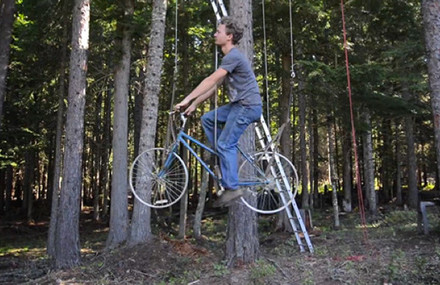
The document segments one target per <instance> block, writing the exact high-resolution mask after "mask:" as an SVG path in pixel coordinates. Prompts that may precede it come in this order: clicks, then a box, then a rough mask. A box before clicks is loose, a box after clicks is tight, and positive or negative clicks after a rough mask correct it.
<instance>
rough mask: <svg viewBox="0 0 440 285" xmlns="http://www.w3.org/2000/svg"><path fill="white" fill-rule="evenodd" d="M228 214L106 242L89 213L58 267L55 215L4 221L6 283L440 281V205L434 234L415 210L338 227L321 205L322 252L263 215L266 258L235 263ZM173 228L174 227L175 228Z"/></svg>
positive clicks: (2, 271)
mask: <svg viewBox="0 0 440 285" xmlns="http://www.w3.org/2000/svg"><path fill="white" fill-rule="evenodd" d="M226 216H227V215H226V214H222V213H216V214H215V215H211V217H209V218H205V219H204V221H203V234H204V238H203V240H202V241H196V240H195V239H193V238H192V237H191V236H188V237H187V238H186V239H185V240H179V239H177V238H175V237H174V236H173V234H172V232H174V231H175V230H176V229H175V228H173V227H170V228H168V229H167V230H166V231H165V230H164V229H162V230H160V231H157V233H158V234H157V235H156V239H155V241H154V242H153V243H151V244H145V245H141V246H136V247H132V248H127V247H123V248H118V249H114V250H111V251H106V250H105V248H104V247H105V240H106V237H107V233H108V227H107V225H106V224H104V223H96V222H92V221H91V219H90V214H88V215H87V214H83V215H82V218H81V227H80V232H81V246H82V263H81V266H78V267H76V268H73V269H70V270H59V271H56V270H53V269H51V262H50V260H49V259H48V257H47V255H46V254H45V243H46V236H47V226H48V223H47V221H46V222H41V223H31V224H29V223H23V222H13V221H4V220H1V221H0V233H1V234H0V283H1V284H23V283H27V284H210V285H211V284H440V243H439V236H440V230H439V226H438V225H440V221H439V213H438V210H437V212H434V213H431V214H430V216H429V218H430V222H431V225H434V226H433V227H431V232H430V234H429V235H427V236H425V235H420V234H418V233H417V224H416V221H417V215H416V212H414V211H403V210H399V209H392V208H391V207H388V209H381V215H380V218H379V219H378V220H376V221H375V222H374V223H371V224H369V225H368V229H367V234H368V238H367V239H366V241H367V242H365V238H364V232H363V230H362V228H361V227H359V225H358V224H359V215H358V214H357V213H353V214H345V215H341V225H342V226H341V228H340V229H338V230H334V229H332V226H331V224H332V215H331V212H329V211H314V214H313V224H314V228H313V230H312V231H310V234H311V239H312V242H313V245H314V248H315V253H314V254H310V253H300V251H299V247H298V244H297V242H296V239H295V237H294V236H293V235H292V234H289V233H285V232H275V231H273V228H272V227H273V226H272V225H273V224H275V222H274V219H275V218H276V217H270V216H265V217H261V218H260V228H259V231H260V251H261V253H260V258H259V260H258V261H257V262H256V263H254V264H253V265H246V266H240V267H236V268H228V267H227V266H226V264H225V261H224V260H223V257H224V240H225V232H226V227H225V223H226ZM170 230H171V231H170Z"/></svg>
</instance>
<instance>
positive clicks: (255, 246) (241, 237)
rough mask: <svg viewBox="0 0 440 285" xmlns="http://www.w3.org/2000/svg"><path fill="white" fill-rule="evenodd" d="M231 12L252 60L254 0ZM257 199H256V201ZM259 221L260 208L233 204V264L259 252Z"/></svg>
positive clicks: (244, 142) (246, 143) (247, 139)
mask: <svg viewBox="0 0 440 285" xmlns="http://www.w3.org/2000/svg"><path fill="white" fill-rule="evenodd" d="M230 11H231V16H232V17H233V18H234V19H235V20H236V21H237V22H238V23H239V24H240V25H241V26H242V27H244V33H243V38H242V39H241V41H240V44H239V45H238V48H239V49H240V50H241V51H242V52H243V53H244V54H245V56H247V58H248V60H249V61H250V62H252V57H253V52H254V50H253V46H254V40H253V37H252V1H251V0H231V1H230ZM254 142H255V134H254V130H253V128H252V127H250V128H248V129H247V130H246V132H245V133H244V134H243V135H242V136H241V138H240V141H239V143H240V146H242V147H243V149H244V150H245V151H250V150H251V149H252V148H253V147H254V145H255V143H254ZM255 202H256V201H255ZM259 247H260V245H259V241H258V224H257V214H256V212H254V211H252V210H251V209H249V208H248V207H247V206H246V205H244V204H243V203H240V202H239V201H237V202H235V203H234V204H233V205H232V206H230V207H229V214H228V225H227V232H226V260H227V261H228V265H229V266H233V265H239V264H249V263H253V262H254V261H255V260H257V258H258V256H259V252H260V249H259Z"/></svg>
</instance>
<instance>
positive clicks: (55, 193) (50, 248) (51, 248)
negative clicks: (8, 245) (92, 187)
mask: <svg viewBox="0 0 440 285" xmlns="http://www.w3.org/2000/svg"><path fill="white" fill-rule="evenodd" d="M66 3H67V2H66ZM66 19H67V17H66ZM67 42H68V39H67V20H66V21H64V28H63V44H62V45H61V46H62V49H63V50H62V52H61V59H60V82H59V88H58V110H57V132H56V136H55V162H54V163H53V167H54V170H53V173H54V174H53V182H52V199H51V200H52V205H51V212H50V225H49V232H48V238H47V254H48V255H49V256H51V257H54V256H55V231H56V225H57V219H58V215H57V211H58V202H59V200H58V199H59V195H60V176H61V167H62V166H61V160H62V152H61V143H62V142H61V136H62V132H63V125H64V120H63V118H64V93H65V91H64V87H65V81H66V61H67Z"/></svg>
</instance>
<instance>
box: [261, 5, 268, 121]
mask: <svg viewBox="0 0 440 285" xmlns="http://www.w3.org/2000/svg"><path fill="white" fill-rule="evenodd" d="M261 7H262V13H263V38H264V40H263V43H264V81H265V85H266V86H265V87H266V117H267V118H266V120H267V123H268V124H269V126H270V101H269V80H268V76H267V73H268V72H267V39H266V10H265V7H264V0H262V1H261Z"/></svg>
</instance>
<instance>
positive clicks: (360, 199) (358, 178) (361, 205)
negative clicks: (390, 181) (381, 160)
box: [341, 0, 368, 244]
mask: <svg viewBox="0 0 440 285" xmlns="http://www.w3.org/2000/svg"><path fill="white" fill-rule="evenodd" d="M341 12H342V30H343V33H344V51H345V69H346V72H347V88H348V98H349V101H350V119H351V134H352V141H353V150H354V159H355V165H356V188H357V192H358V202H359V214H360V217H361V223H362V229H363V234H364V241H365V243H366V244H368V233H367V226H366V225H367V222H366V219H365V207H364V198H363V195H362V189H361V175H360V170H359V159H358V153H357V143H356V130H355V128H354V115H353V101H352V96H351V81H350V67H349V61H348V49H347V31H346V29H345V14H344V0H341Z"/></svg>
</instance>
